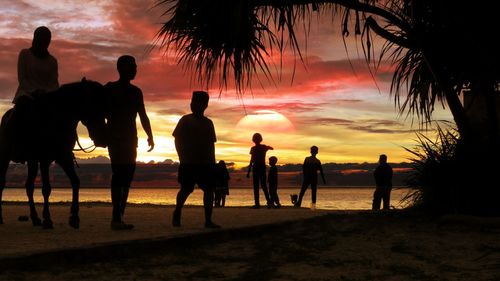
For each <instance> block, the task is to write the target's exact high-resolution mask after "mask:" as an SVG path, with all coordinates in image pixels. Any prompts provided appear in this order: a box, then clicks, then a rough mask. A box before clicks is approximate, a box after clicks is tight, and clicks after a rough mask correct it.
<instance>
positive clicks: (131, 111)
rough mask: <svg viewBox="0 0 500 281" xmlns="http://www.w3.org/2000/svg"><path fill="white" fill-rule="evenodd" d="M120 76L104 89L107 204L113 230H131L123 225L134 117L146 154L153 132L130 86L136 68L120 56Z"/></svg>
mask: <svg viewBox="0 0 500 281" xmlns="http://www.w3.org/2000/svg"><path fill="white" fill-rule="evenodd" d="M117 69H118V73H119V75H120V78H119V79H118V81H115V82H108V83H107V84H106V86H105V89H106V102H107V106H108V110H107V113H108V115H107V124H108V129H109V143H108V152H109V157H110V159H111V169H112V172H113V175H112V178H111V201H112V202H113V217H112V221H111V228H112V229H113V230H123V229H132V228H133V225H131V224H126V223H124V222H123V215H124V214H125V206H126V204H127V199H128V193H129V189H130V185H131V183H132V180H133V178H134V173H135V166H136V157H137V144H138V138H137V127H136V121H135V120H136V117H137V114H139V118H140V120H141V125H142V128H143V129H144V131H145V132H146V134H147V135H148V145H149V150H148V152H149V151H151V150H153V148H154V146H155V143H154V141H153V132H152V130H151V124H150V122H149V118H148V116H147V114H146V109H145V107H144V99H143V95H142V91H141V89H139V88H138V87H137V86H135V85H133V84H131V83H130V81H131V80H134V78H135V76H136V74H137V65H136V63H135V59H134V57H132V56H128V55H125V56H121V57H120V58H118V61H117Z"/></svg>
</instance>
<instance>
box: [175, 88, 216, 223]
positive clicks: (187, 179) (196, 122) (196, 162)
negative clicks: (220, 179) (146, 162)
mask: <svg viewBox="0 0 500 281" xmlns="http://www.w3.org/2000/svg"><path fill="white" fill-rule="evenodd" d="M208 100H209V96H208V93H207V92H204V91H195V92H193V95H192V98H191V112H192V113H191V114H187V115H184V116H182V118H181V119H180V120H179V123H177V126H176V127H175V129H174V132H173V133H172V135H173V136H174V138H175V149H176V150H177V155H179V162H180V165H179V173H178V177H177V179H178V182H179V184H180V185H181V188H180V190H179V193H177V201H176V206H175V210H174V214H173V217H172V225H173V226H175V227H179V226H181V211H182V206H184V203H185V202H186V199H187V198H188V196H189V194H191V192H193V190H194V186H195V185H196V184H198V187H199V188H201V189H202V190H203V206H204V207H205V227H206V228H220V226H219V225H217V224H215V223H213V222H212V210H213V199H214V190H215V188H214V187H215V178H214V175H215V142H216V141H217V138H216V136H215V128H214V124H213V123H212V120H210V119H209V118H207V117H205V116H204V115H203V114H204V112H205V109H207V107H208Z"/></svg>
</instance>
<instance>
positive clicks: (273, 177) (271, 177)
mask: <svg viewBox="0 0 500 281" xmlns="http://www.w3.org/2000/svg"><path fill="white" fill-rule="evenodd" d="M276 163H278V158H277V157H276V156H271V157H269V174H268V176H267V182H268V183H269V197H270V200H271V204H272V205H273V207H276V208H279V207H281V204H280V198H279V197H278V167H277V166H276Z"/></svg>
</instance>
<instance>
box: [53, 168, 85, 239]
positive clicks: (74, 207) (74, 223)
mask: <svg viewBox="0 0 500 281" xmlns="http://www.w3.org/2000/svg"><path fill="white" fill-rule="evenodd" d="M58 163H59V165H60V166H61V168H62V169H63V170H64V172H65V173H66V175H67V176H68V178H69V180H70V182H71V188H72V189H73V197H72V201H71V211H70V212H71V215H70V217H69V225H70V226H71V227H73V228H76V229H78V228H80V217H79V216H78V212H79V211H80V207H79V203H78V201H79V191H80V178H79V177H78V175H77V174H76V171H75V165H74V163H73V159H65V160H62V161H59V162H58Z"/></svg>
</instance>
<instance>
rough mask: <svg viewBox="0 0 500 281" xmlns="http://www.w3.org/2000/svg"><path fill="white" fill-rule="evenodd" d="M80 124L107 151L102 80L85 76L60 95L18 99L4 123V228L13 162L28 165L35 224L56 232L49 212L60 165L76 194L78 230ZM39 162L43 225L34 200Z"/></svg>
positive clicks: (0, 162)
mask: <svg viewBox="0 0 500 281" xmlns="http://www.w3.org/2000/svg"><path fill="white" fill-rule="evenodd" d="M20 104H22V106H21V105H20ZM14 111H16V112H14ZM14 115H15V118H13V117H14ZM79 122H81V123H82V124H83V125H84V126H85V127H86V128H87V131H88V133H89V136H90V138H91V139H92V141H93V142H94V145H95V146H96V147H106V121H105V105H104V86H103V85H102V84H100V83H99V82H96V81H91V80H87V79H85V78H83V79H82V80H81V81H78V82H74V83H68V84H64V85H62V86H61V87H60V88H59V89H57V90H55V91H51V92H46V93H39V94H36V95H34V96H33V97H32V98H31V97H30V98H28V97H26V98H24V99H23V100H19V101H18V102H17V103H16V105H15V107H14V108H12V109H10V110H8V111H7V112H6V113H5V114H4V116H3V117H2V121H1V123H0V224H1V223H3V218H2V192H3V189H4V188H5V183H6V174H7V169H8V167H9V163H10V161H13V162H20V163H25V162H26V163H27V166H28V176H27V179H26V183H25V187H26V194H27V196H28V202H29V208H30V218H31V221H32V224H33V225H34V226H40V225H41V226H42V227H43V228H45V229H51V228H53V222H52V219H51V215H50V210H49V197H50V193H51V185H50V180H49V166H50V165H51V164H52V163H53V162H55V163H57V164H58V165H59V166H60V167H61V168H62V169H63V170H64V172H65V174H66V175H67V177H68V179H69V181H70V183H71V187H72V191H73V192H72V195H73V196H72V202H71V210H70V218H69V225H70V226H71V227H73V228H75V229H78V228H79V227H80V218H79V214H78V213H79V203H78V201H79V198H78V197H79V189H80V179H79V177H78V175H77V174H76V171H75V165H74V154H73V149H74V147H75V144H76V143H77V142H78V134H77V126H78V123H79ZM78 144H79V142H78ZM38 164H39V165H40V174H41V178H42V195H43V222H42V221H41V220H40V218H39V217H38V214H37V211H36V208H35V203H34V200H33V192H34V189H35V179H36V176H37V173H38Z"/></svg>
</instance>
